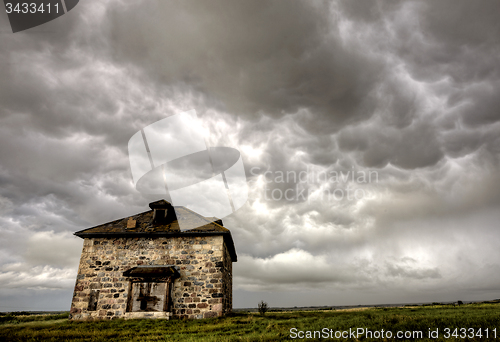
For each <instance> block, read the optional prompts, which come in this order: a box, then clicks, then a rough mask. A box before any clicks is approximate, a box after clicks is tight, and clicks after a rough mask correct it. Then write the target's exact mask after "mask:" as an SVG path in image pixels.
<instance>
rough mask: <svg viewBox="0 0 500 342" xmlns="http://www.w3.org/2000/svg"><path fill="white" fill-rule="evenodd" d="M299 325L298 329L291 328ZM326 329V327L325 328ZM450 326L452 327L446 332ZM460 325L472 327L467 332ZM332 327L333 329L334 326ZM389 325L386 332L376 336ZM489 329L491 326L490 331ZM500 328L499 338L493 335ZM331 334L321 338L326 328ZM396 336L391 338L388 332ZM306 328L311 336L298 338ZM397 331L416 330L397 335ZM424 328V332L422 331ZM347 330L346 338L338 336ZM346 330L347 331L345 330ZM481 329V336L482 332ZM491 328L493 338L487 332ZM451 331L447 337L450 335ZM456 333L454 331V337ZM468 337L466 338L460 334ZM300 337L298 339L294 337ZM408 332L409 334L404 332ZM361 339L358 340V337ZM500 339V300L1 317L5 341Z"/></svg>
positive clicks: (490, 332) (1, 331) (0, 328)
mask: <svg viewBox="0 0 500 342" xmlns="http://www.w3.org/2000/svg"><path fill="white" fill-rule="evenodd" d="M293 328H296V329H297V330H292V332H291V329H293ZM324 328H327V329H325V330H322V329H324ZM357 328H365V329H369V330H371V331H372V334H373V335H372V336H373V337H374V338H366V336H364V335H359V336H354V337H353V335H351V336H348V335H346V334H348V332H349V329H352V330H351V331H355V330H356V329H357ZM446 328H449V329H450V330H449V331H447V330H446ZM455 328H467V329H468V330H466V331H465V336H464V331H463V330H462V331H460V330H457V331H456V332H455V334H453V333H454V329H455ZM330 329H331V331H330ZM382 329H383V330H384V337H385V338H382V336H380V338H375V337H377V335H376V334H377V332H378V333H379V334H381V331H382ZM429 329H430V330H431V331H436V329H438V338H429V337H428V334H429ZM486 329H488V331H486ZM493 329H496V335H497V338H496V339H494V338H493V337H494V336H493V335H494V332H495V330H493ZM326 330H328V335H331V336H333V337H334V338H333V339H330V338H321V336H319V334H318V333H316V337H315V338H314V331H322V332H323V333H324V334H326ZM388 330H389V331H390V332H391V333H392V334H393V338H387V334H388V332H387V331H388ZM300 331H302V333H303V334H304V337H306V334H307V331H310V334H311V335H310V336H311V337H312V338H310V339H301V338H299V337H300V336H302V335H300V334H301V333H300ZM398 331H401V332H403V334H404V332H406V334H412V335H414V337H413V338H404V337H403V338H396V334H397V332H398ZM419 331H421V332H422V336H421V337H420V336H418V333H414V332H419ZM335 332H337V336H339V335H338V334H339V332H340V333H342V332H344V337H345V338H342V337H341V338H339V339H336V338H335ZM345 332H347V333H345ZM479 333H480V334H481V335H482V336H479ZM486 333H488V335H489V336H488V338H487V337H486ZM447 335H448V338H446V336H447ZM453 335H455V336H453ZM461 335H462V336H464V338H461V337H460V336H461ZM293 336H295V337H296V338H295V339H292V338H291V337H293ZM403 336H404V335H403ZM356 338H357V339H356ZM499 339H500V303H491V304H485V303H481V304H467V305H461V306H451V305H434V306H418V307H403V308H369V309H353V310H336V311H335V310H321V311H294V312H268V313H266V315H265V316H260V315H259V314H256V313H235V314H233V315H231V316H229V317H223V318H215V319H205V320H196V321H184V320H171V321H163V320H129V321H125V320H112V321H99V322H70V321H68V320H67V314H59V315H43V316H40V315H38V316H5V315H4V316H0V340H1V341H283V340H309V341H318V340H320V341H321V340H339V341H358V340H359V341H391V340H394V341H453V340H463V341H493V340H499Z"/></svg>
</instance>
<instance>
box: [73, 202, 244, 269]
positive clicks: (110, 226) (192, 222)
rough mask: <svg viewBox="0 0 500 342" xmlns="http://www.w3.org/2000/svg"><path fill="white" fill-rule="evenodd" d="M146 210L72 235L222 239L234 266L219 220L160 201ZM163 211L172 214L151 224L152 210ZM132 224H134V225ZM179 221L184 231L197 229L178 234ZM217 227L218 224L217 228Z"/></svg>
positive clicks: (230, 245)
mask: <svg viewBox="0 0 500 342" xmlns="http://www.w3.org/2000/svg"><path fill="white" fill-rule="evenodd" d="M149 206H150V208H152V210H148V211H145V212H142V213H139V214H136V215H133V216H129V217H124V218H121V219H118V220H115V221H111V222H108V223H104V224H100V225H98V226H95V227H91V228H87V229H84V230H80V231H78V232H76V233H74V235H76V236H78V237H81V238H82V239H85V238H96V237H101V238H102V237H131V238H133V237H144V236H146V237H160V236H163V237H176V236H206V235H222V236H223V237H224V241H225V242H226V246H227V248H228V251H229V254H230V255H231V259H232V261H233V262H236V260H237V256H236V251H235V249H234V242H233V238H232V236H231V232H230V231H229V229H227V228H225V227H223V226H222V220H220V219H218V218H216V217H203V216H202V215H200V214H198V213H196V212H194V211H192V210H190V209H188V208H185V207H181V206H175V207H173V206H172V205H171V204H170V203H169V202H168V201H165V200H160V201H156V202H153V203H150V204H149ZM165 207H169V208H175V214H174V215H173V217H172V216H170V217H171V219H170V220H168V221H167V222H166V223H164V224H154V223H153V216H154V209H164V208H165ZM134 221H135V222H134ZM179 221H181V222H182V226H183V227H186V226H188V227H196V228H193V229H189V230H185V231H181V230H180V227H179ZM219 223H220V224H219Z"/></svg>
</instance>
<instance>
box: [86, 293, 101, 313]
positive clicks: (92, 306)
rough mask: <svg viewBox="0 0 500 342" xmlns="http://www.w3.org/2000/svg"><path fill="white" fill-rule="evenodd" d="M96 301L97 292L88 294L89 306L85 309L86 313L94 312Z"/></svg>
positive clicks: (97, 298) (97, 297)
mask: <svg viewBox="0 0 500 342" xmlns="http://www.w3.org/2000/svg"><path fill="white" fill-rule="evenodd" d="M98 300H99V290H92V292H90V297H89V305H88V307H87V311H96V310H97V301H98Z"/></svg>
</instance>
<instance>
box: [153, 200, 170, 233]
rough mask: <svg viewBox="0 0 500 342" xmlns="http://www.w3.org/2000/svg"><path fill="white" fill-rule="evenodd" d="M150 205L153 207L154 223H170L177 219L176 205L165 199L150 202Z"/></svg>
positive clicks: (156, 224)
mask: <svg viewBox="0 0 500 342" xmlns="http://www.w3.org/2000/svg"><path fill="white" fill-rule="evenodd" d="M149 207H150V208H151V209H153V211H154V213H153V222H152V223H153V225H155V226H158V225H163V224H169V223H172V222H173V221H175V220H177V217H176V216H175V211H174V207H173V206H172V204H170V203H169V202H168V201H165V200H164V199H162V200H159V201H156V202H152V203H149Z"/></svg>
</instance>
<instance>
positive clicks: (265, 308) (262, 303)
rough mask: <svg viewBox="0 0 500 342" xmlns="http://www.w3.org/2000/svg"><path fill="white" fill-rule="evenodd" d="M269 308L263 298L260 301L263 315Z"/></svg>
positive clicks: (260, 311)
mask: <svg viewBox="0 0 500 342" xmlns="http://www.w3.org/2000/svg"><path fill="white" fill-rule="evenodd" d="M267 310H269V308H268V307H267V303H266V302H264V301H263V300H261V301H260V303H259V313H260V314H261V315H262V316H264V315H265V314H266V312H267Z"/></svg>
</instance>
